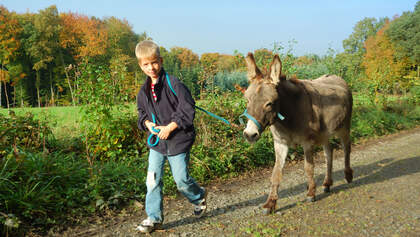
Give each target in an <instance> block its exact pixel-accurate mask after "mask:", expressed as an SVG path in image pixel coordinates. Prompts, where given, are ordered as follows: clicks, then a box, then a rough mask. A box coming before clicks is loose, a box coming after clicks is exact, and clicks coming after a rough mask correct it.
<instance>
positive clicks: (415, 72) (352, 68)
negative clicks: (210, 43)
mask: <svg viewBox="0 0 420 237" xmlns="http://www.w3.org/2000/svg"><path fill="white" fill-rule="evenodd" d="M419 14H420V5H419V3H418V4H417V5H416V7H415V10H414V11H413V12H407V13H404V14H403V15H402V16H400V17H398V18H396V19H392V20H390V19H380V20H377V19H374V18H366V19H364V20H362V21H360V22H359V23H357V24H356V26H355V27H354V32H353V33H352V34H351V35H350V36H349V38H348V39H345V40H344V41H343V46H344V49H345V51H344V52H342V53H337V52H335V51H334V50H330V51H328V52H327V53H326V55H324V56H318V55H305V56H301V57H297V56H294V55H293V47H294V45H295V44H296V42H294V41H291V42H288V44H287V45H286V46H284V45H282V44H280V43H274V44H273V47H272V49H257V50H256V51H255V52H254V55H255V58H256V61H257V64H258V66H259V67H260V68H266V67H267V66H268V65H269V64H270V62H271V59H272V57H273V54H279V55H280V57H281V60H282V62H283V70H284V73H285V74H286V75H287V76H289V77H292V76H296V77H298V78H305V79H306V78H317V77H319V76H321V75H323V74H337V75H340V76H341V77H343V78H344V79H345V80H346V81H347V82H348V83H349V85H350V86H351V88H352V91H353V96H354V107H353V118H352V141H353V142H354V143H357V142H359V141H361V140H363V139H366V138H371V137H376V136H382V135H385V134H389V133H393V132H396V131H399V130H403V129H409V128H412V127H415V126H417V125H419V124H420V106H419V104H420V82H419V81H420V78H419V61H420V52H419V49H418V47H417V41H413V42H411V40H410V39H406V38H404V37H400V36H401V34H402V33H401V32H405V33H404V34H411V33H412V31H413V29H412V28H410V27H412V26H413V25H414V27H417V28H416V29H418V27H419V21H417V20H416V19H418V18H419V16H420V15H419ZM0 17H1V19H2V20H4V21H5V22H8V24H9V25H13V24H14V26H15V27H12V28H10V29H8V28H5V29H3V28H1V29H0V36H1V37H3V38H7V37H9V38H10V40H8V41H4V40H2V41H1V43H2V44H6V43H7V45H3V46H4V48H7V49H9V50H6V51H1V54H0V58H1V60H2V61H1V71H0V72H1V73H0V75H1V77H0V79H1V81H0V85H2V87H1V88H0V92H1V95H0V105H1V106H3V107H5V108H9V109H0V224H1V225H2V228H1V229H0V233H1V234H2V235H6V236H7V235H25V233H28V231H30V232H32V233H40V234H43V233H44V234H45V233H46V232H48V230H49V229H50V228H53V227H56V226H60V225H63V224H72V223H73V224H75V223H79V222H80V221H81V220H82V219H83V218H84V217H86V216H89V215H93V214H100V213H102V212H104V211H108V210H121V209H123V208H127V207H131V206H133V205H134V203H136V202H142V201H144V196H145V191H146V187H145V177H146V166H147V162H146V161H147V147H146V144H145V140H146V137H145V136H146V135H145V134H144V133H142V132H140V131H139V130H138V129H137V124H136V119H137V114H136V108H135V105H134V104H133V103H134V101H135V95H136V91H137V90H138V89H139V87H140V86H141V84H142V83H143V81H144V75H143V74H142V73H141V72H140V71H139V69H138V67H137V65H136V62H135V60H133V59H134V56H133V55H131V53H130V52H131V50H132V49H133V48H134V45H135V43H136V42H138V41H139V40H142V39H146V38H148V37H147V35H146V33H144V34H142V35H136V34H135V33H133V32H132V31H131V27H130V26H129V24H128V23H127V22H124V21H120V20H118V19H115V18H112V17H111V18H107V19H103V20H100V19H97V18H88V17H86V16H82V15H77V14H71V13H61V14H58V12H57V9H56V8H55V7H54V6H52V7H50V8H47V9H45V10H42V11H40V12H39V13H38V14H29V13H28V14H23V15H19V14H16V13H13V12H8V11H7V9H5V8H3V7H1V6H0ZM51 19H55V20H57V22H58V23H57V24H62V26H63V27H64V28H61V30H63V29H64V30H63V31H60V29H59V28H57V29H52V28H48V30H52V31H53V32H52V33H51V34H45V35H49V36H51V37H56V38H51V39H45V38H39V39H37V40H38V41H37V40H35V41H33V42H31V44H28V42H26V40H28V39H29V38H28V35H31V34H34V35H35V36H39V34H38V33H39V31H40V30H41V29H44V30H45V29H46V28H44V27H42V26H43V25H42V22H44V21H45V22H47V21H51ZM72 22H73V23H74V22H78V24H73V23H72ZM92 24H93V25H95V26H97V27H90V26H92ZM76 25H77V27H81V28H80V29H78V30H77V29H73V28H72V26H76ZM95 29H96V30H98V29H101V30H102V31H101V32H99V33H98V35H101V34H103V35H107V37H100V38H98V39H96V38H89V39H90V41H87V40H86V39H88V36H90V35H91V34H92V32H95ZM36 32H38V33H36ZM121 32H125V33H124V34H122V33H121ZM94 35H95V34H94ZM70 36H72V37H70ZM73 36H74V37H76V38H77V37H80V40H79V41H74V42H72V41H69V39H74V38H73ZM92 37H93V36H92ZM30 39H31V40H33V39H35V38H30ZM95 40H96V41H97V42H96V43H97V44H94V45H89V44H91V43H93V42H94V41H95ZM104 40H105V41H104ZM106 40H109V42H108V41H106ZM41 41H44V42H49V41H53V42H59V44H42V43H40V42H41ZM38 42H39V45H38ZM115 42H117V43H115ZM127 42H128V43H127ZM30 45H32V46H31V47H29V46H30ZM36 45H38V46H42V45H44V46H45V45H49V46H51V47H52V51H51V52H54V53H52V54H51V55H38V54H37V53H36V52H41V51H42V52H50V51H48V50H40V48H36V47H35V46H36ZM122 45H123V46H122ZM33 47H35V48H33ZM161 52H162V56H163V57H164V67H165V69H166V70H167V72H168V73H170V74H173V75H175V76H178V77H179V78H180V79H181V80H182V81H183V82H184V83H185V84H186V85H187V86H188V88H189V89H190V90H191V93H192V94H193V96H194V98H195V99H196V101H197V104H198V105H199V106H200V107H202V108H205V109H206V110H209V111H211V112H213V113H215V114H217V115H219V116H222V117H224V118H226V119H227V120H229V121H231V122H232V123H235V124H239V121H238V116H239V115H240V114H242V113H243V111H244V109H245V106H246V102H245V100H244V99H243V96H242V93H241V92H240V90H241V87H246V86H247V79H246V72H245V70H246V69H245V63H244V57H243V55H241V54H240V53H238V52H235V53H234V54H233V55H221V54H218V53H207V54H203V55H201V57H198V55H196V54H194V53H193V52H192V51H191V50H189V49H186V48H172V49H170V50H167V49H165V48H163V47H162V48H161ZM31 54H32V56H31V57H30V59H31V60H33V61H31V60H29V58H28V57H26V56H25V55H31ZM51 57H52V58H53V59H54V60H50V61H48V60H49V59H51ZM35 59H36V60H35ZM31 106H33V107H31ZM195 126H196V129H197V139H196V141H195V144H194V146H193V148H192V151H191V152H192V154H191V173H192V176H193V177H194V178H196V179H197V181H198V182H200V183H202V184H206V183H209V182H211V181H212V180H214V179H216V178H229V177H232V176H235V175H238V174H240V173H243V172H247V171H249V170H252V169H257V168H260V167H267V166H270V165H272V164H273V162H274V149H273V146H272V138H271V135H270V133H268V132H265V133H264V134H263V137H262V139H260V140H259V141H258V142H257V143H256V144H253V145H250V144H248V143H247V142H246V141H245V140H244V139H243V138H242V134H241V133H242V131H241V129H237V128H234V127H230V126H227V125H226V124H224V123H222V122H220V121H218V120H216V119H214V118H212V117H209V116H208V115H206V114H204V113H202V112H200V111H197V113H196V119H195ZM301 154H302V151H301V149H300V148H297V149H291V150H290V152H289V156H288V159H289V160H293V159H299V158H300V157H301ZM169 172H170V170H169V167H166V173H167V174H168V173H169ZM164 179H166V180H165V181H164V183H165V186H164V192H165V193H166V194H169V195H175V194H176V185H175V184H174V182H173V180H172V179H171V176H170V175H166V176H165V177H164Z"/></svg>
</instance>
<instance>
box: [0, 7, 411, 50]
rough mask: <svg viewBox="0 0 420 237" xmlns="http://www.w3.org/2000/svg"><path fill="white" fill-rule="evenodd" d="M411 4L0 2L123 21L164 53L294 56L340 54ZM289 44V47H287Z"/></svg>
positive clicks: (19, 9)
mask: <svg viewBox="0 0 420 237" xmlns="http://www.w3.org/2000/svg"><path fill="white" fill-rule="evenodd" d="M416 2H417V0H295V1H286V0H277V1H275V0H254V1H252V0H209V1H201V0H195V1H194V0H185V1H182V0H178V1H177V0H148V1H143V0H137V1H135V0H117V1H111V0H0V5H3V6H4V7H6V8H7V9H8V10H9V11H15V12H17V13H25V12H33V13H37V12H38V11H39V10H42V9H45V8H47V7H49V6H51V5H56V6H57V9H58V11H59V12H74V13H79V14H84V15H88V16H95V17H98V18H104V17H110V16H114V17H117V18H119V19H125V20H127V21H128V22H129V23H130V25H131V26H132V27H133V31H134V32H135V33H138V34H141V33H143V32H146V33H147V35H148V36H150V37H151V38H152V39H153V40H154V41H155V42H156V43H157V44H159V45H160V46H163V47H165V48H166V49H170V48H172V47H175V46H177V47H185V48H189V49H191V50H192V51H193V52H194V53H197V54H199V55H201V54H203V53H216V52H217V53H221V54H233V53H234V52H235V50H237V51H238V52H240V53H242V54H246V53H248V52H253V51H254V50H256V49H260V48H267V49H273V48H274V45H275V44H280V45H282V46H284V47H285V48H286V49H289V48H290V49H292V52H293V54H295V55H299V56H301V55H305V54H318V55H324V54H326V53H327V50H328V49H329V48H331V49H333V50H335V51H337V52H342V51H343V47H342V41H343V40H344V39H346V38H348V37H349V35H350V34H351V33H352V32H353V27H354V26H355V25H356V23H357V22H358V21H360V20H363V19H364V18H366V17H374V18H376V19H380V18H383V17H389V18H393V17H394V16H396V15H401V14H402V13H403V12H406V11H413V10H414V7H415V5H416ZM289 42H295V43H289Z"/></svg>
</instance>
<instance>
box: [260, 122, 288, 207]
mask: <svg viewBox="0 0 420 237" xmlns="http://www.w3.org/2000/svg"><path fill="white" fill-rule="evenodd" d="M273 130H275V129H274V128H273V129H271V131H272V134H273V140H274V151H275V152H276V163H275V164H274V168H273V173H272V174H271V190H270V195H269V196H268V198H267V201H266V202H265V203H264V205H263V208H264V209H265V210H264V212H266V213H267V214H268V213H271V212H274V210H275V208H276V203H277V199H278V188H279V185H280V182H281V180H282V176H283V167H284V163H285V161H286V156H287V152H288V150H289V148H288V147H287V145H286V141H284V140H282V139H281V138H280V135H279V134H278V133H277V132H276V131H273Z"/></svg>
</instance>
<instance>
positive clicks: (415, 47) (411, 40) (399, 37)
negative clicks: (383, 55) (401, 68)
mask: <svg viewBox="0 0 420 237" xmlns="http://www.w3.org/2000/svg"><path fill="white" fill-rule="evenodd" d="M385 34H386V35H387V36H388V37H389V39H390V40H391V41H392V42H393V43H394V44H395V45H396V47H398V49H399V50H398V51H397V52H396V57H397V58H398V59H404V58H406V57H408V58H409V60H410V64H411V66H412V70H413V71H414V72H416V73H415V74H416V77H417V79H418V78H419V77H420V68H419V65H420V44H419V42H420V1H418V2H417V4H416V6H415V9H414V12H404V13H403V15H402V16H401V17H398V18H396V19H395V20H394V21H392V22H391V24H390V26H389V28H388V29H387V30H386V32H385Z"/></svg>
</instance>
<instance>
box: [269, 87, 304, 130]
mask: <svg viewBox="0 0 420 237" xmlns="http://www.w3.org/2000/svg"><path fill="white" fill-rule="evenodd" d="M300 83H301V82H299V81H295V80H293V81H291V80H286V81H283V82H281V84H280V85H279V86H278V88H277V92H278V99H279V101H278V106H277V108H276V112H279V113H280V114H281V115H283V116H284V117H285V118H286V119H285V120H284V122H285V123H294V122H296V118H297V117H299V114H297V112H296V111H297V108H298V107H300V106H301V101H300V99H301V98H300V95H302V94H303V88H302V86H303V85H301V84H300Z"/></svg>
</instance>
